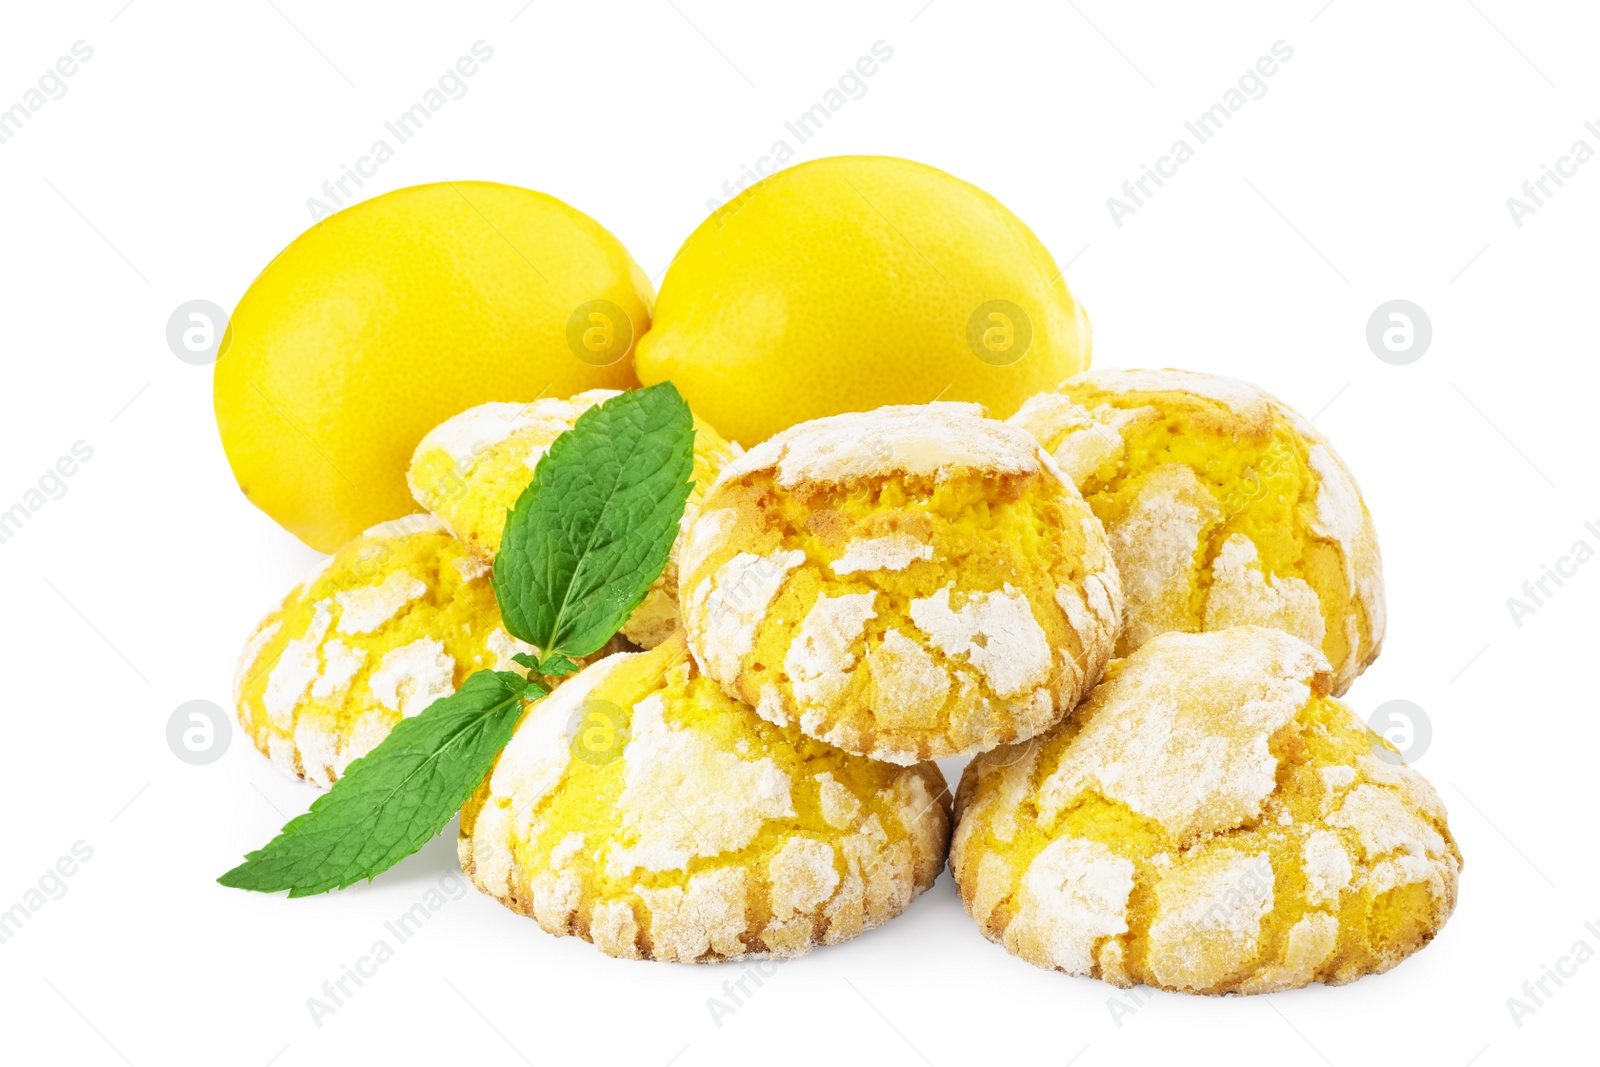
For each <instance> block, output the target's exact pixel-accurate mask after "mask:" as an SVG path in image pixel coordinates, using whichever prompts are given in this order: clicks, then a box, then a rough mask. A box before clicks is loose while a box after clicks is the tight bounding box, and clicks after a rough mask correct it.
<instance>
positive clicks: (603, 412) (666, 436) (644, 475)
mask: <svg viewBox="0 0 1600 1067" xmlns="http://www.w3.org/2000/svg"><path fill="white" fill-rule="evenodd" d="M693 473H694V419H693V417H692V416H691V415H690V414H689V406H688V405H687V404H685V403H684V402H683V397H681V396H679V395H678V391H677V389H675V388H674V387H673V385H672V383H671V382H662V383H661V384H660V385H652V386H650V387H649V388H646V389H636V390H634V391H632V392H627V393H623V394H621V395H620V396H615V397H612V398H611V399H610V400H607V401H606V402H605V403H603V404H600V405H598V406H596V407H592V408H590V409H589V410H587V411H585V412H584V413H583V414H582V415H581V416H580V417H579V418H578V421H577V424H576V425H575V426H574V427H573V428H572V429H571V430H568V431H567V432H566V433H564V434H562V435H561V436H560V437H558V438H556V440H555V441H554V443H552V444H551V446H550V450H549V451H548V452H546V453H545V454H544V456H542V457H541V458H540V460H539V466H538V468H537V469H536V470H535V471H534V475H533V481H532V483H531V484H529V486H528V488H527V489H525V490H523V493H522V495H521V496H520V497H518V498H517V503H516V506H515V507H513V508H512V509H511V511H510V513H509V514H508V515H507V516H506V525H505V533H504V536H503V537H502V538H501V541H500V551H499V554H497V555H496V556H495V560H494V592H495V597H496V599H498V600H499V602H500V614H501V616H502V618H503V619H504V620H505V626H506V629H507V630H509V631H510V632H511V633H512V634H513V635H515V636H516V637H518V638H521V639H522V640H523V641H526V642H528V643H529V644H531V645H533V646H534V647H536V648H538V649H539V650H540V653H541V655H542V656H544V657H545V659H546V662H547V663H548V662H549V661H552V660H555V657H556V656H558V655H559V656H561V657H564V658H571V659H577V658H579V657H582V656H587V655H590V654H591V653H594V652H596V651H598V650H599V648H600V646H601V645H604V644H605V643H606V642H607V641H609V640H610V639H611V636H612V635H613V634H615V633H616V632H617V630H618V629H619V628H621V626H622V624H623V623H624V622H626V621H627V619H628V616H629V615H630V614H632V612H633V609H634V608H636V607H638V606H639V602H640V601H641V600H643V599H644V595H645V593H647V592H648V591H649V589H650V584H651V583H652V582H654V581H655V580H656V578H657V577H659V576H660V574H661V571H662V569H663V568H665V567H666V565H667V555H668V553H669V552H670V551H671V550H672V542H673V540H674V538H676V537H677V535H678V520H679V519H680V518H682V517H683V508H684V504H685V503H686V502H687V501H688V499H689V490H690V489H691V488H692V486H693V482H692V481H691V477H692V475H693ZM556 662H559V660H557V661H556Z"/></svg>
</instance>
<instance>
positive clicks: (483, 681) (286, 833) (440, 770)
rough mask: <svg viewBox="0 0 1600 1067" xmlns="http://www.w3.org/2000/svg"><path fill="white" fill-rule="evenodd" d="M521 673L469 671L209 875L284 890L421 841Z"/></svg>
mask: <svg viewBox="0 0 1600 1067" xmlns="http://www.w3.org/2000/svg"><path fill="white" fill-rule="evenodd" d="M524 684H525V683H524V681H523V679H522V676H521V675H519V674H515V673H513V672H511V671H478V672H477V673H475V674H473V675H472V676H471V677H469V678H468V679H467V680H466V683H465V684H463V685H462V687H461V688H460V689H459V690H457V691H456V692H455V693H454V694H453V695H451V696H448V697H441V698H440V699H438V700H435V701H434V702H433V703H432V704H429V705H428V707H427V709H426V710H424V711H423V712H422V714H421V715H418V716H416V717H415V718H411V719H401V720H400V721H399V722H398V723H396V724H395V728H394V729H393V730H391V731H390V732H389V736H388V737H385V738H384V739H383V740H382V741H381V742H379V743H378V746H377V747H376V748H374V749H373V750H372V751H371V752H369V753H367V754H366V755H365V756H363V757H361V758H360V759H358V760H355V761H354V762H352V763H351V764H350V766H349V767H347V768H346V769H345V773H344V775H343V776H342V777H341V778H340V779H339V780H338V782H336V783H335V784H334V787H333V788H332V789H331V790H329V791H328V792H327V793H325V794H323V795H322V796H320V797H318V798H317V800H316V802H315V803H314V804H312V805H311V810H310V811H308V812H306V813H305V814H304V815H300V816H298V817H296V818H294V819H292V820H290V821H289V823H288V825H286V826H285V827H284V828H283V830H282V831H281V832H280V833H279V834H278V836H277V837H275V838H273V839H272V840H271V841H270V842H268V843H267V846H266V847H265V848H262V849H259V850H257V851H255V852H252V853H250V854H249V855H248V856H246V857H245V861H244V862H243V863H241V864H240V865H239V866H237V867H235V868H234V869H233V870H231V871H229V872H228V873H227V874H225V875H223V876H222V877H221V878H218V879H217V881H219V882H221V883H222V884H223V885H225V886H230V887H232V888H234V889H254V890H258V891H260V892H263V893H275V892H277V891H279V890H283V889H287V890H288V891H289V895H290V896H291V897H303V896H309V895H311V894H313V893H325V892H327V891H328V890H330V889H335V888H337V889H343V888H344V887H345V886H347V885H351V884H353V883H355V882H358V881H360V880H361V879H363V878H368V879H370V878H371V877H372V876H373V875H375V874H378V873H380V872H382V871H386V870H388V869H389V868H390V867H392V866H394V865H395V864H396V863H398V862H400V861H401V860H403V859H405V858H406V857H407V856H409V855H411V854H412V853H413V852H415V851H416V850H417V849H419V848H421V847H422V846H423V845H425V844H427V843H428V842H429V841H430V840H431V839H432V838H433V837H434V835H436V834H437V833H438V832H439V831H440V830H442V829H444V827H445V824H446V823H448V822H449V821H450V818H451V816H453V815H455V813H456V812H457V811H460V810H461V805H463V804H465V803H466V802H467V798H468V797H470V796H471V795H472V791H473V790H474V789H475V788H477V786H478V783H479V782H481V781H483V777H484V775H486V774H488V773H489V768H490V766H492V765H493V763H494V760H495V757H496V756H498V755H499V754H500V750H501V749H503V748H505V746H506V742H508V741H510V740H511V734H512V732H513V731H514V730H515V729H516V725H517V721H518V720H519V719H521V718H522V690H523V686H524Z"/></svg>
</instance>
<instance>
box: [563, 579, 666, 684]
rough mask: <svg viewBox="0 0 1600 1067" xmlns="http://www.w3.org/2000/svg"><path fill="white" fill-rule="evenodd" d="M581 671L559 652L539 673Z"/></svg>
mask: <svg viewBox="0 0 1600 1067" xmlns="http://www.w3.org/2000/svg"><path fill="white" fill-rule="evenodd" d="M651 580H652V581H654V579H651ZM581 670H583V666H582V665H581V664H578V663H574V662H573V661H572V660H570V659H568V658H567V657H565V656H563V655H562V654H561V653H559V652H553V653H551V654H550V655H549V656H548V657H546V658H545V661H544V662H543V663H541V664H539V673H540V674H544V675H548V676H549V677H551V678H559V677H561V676H562V675H564V674H577V673H578V672H579V671H581Z"/></svg>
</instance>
